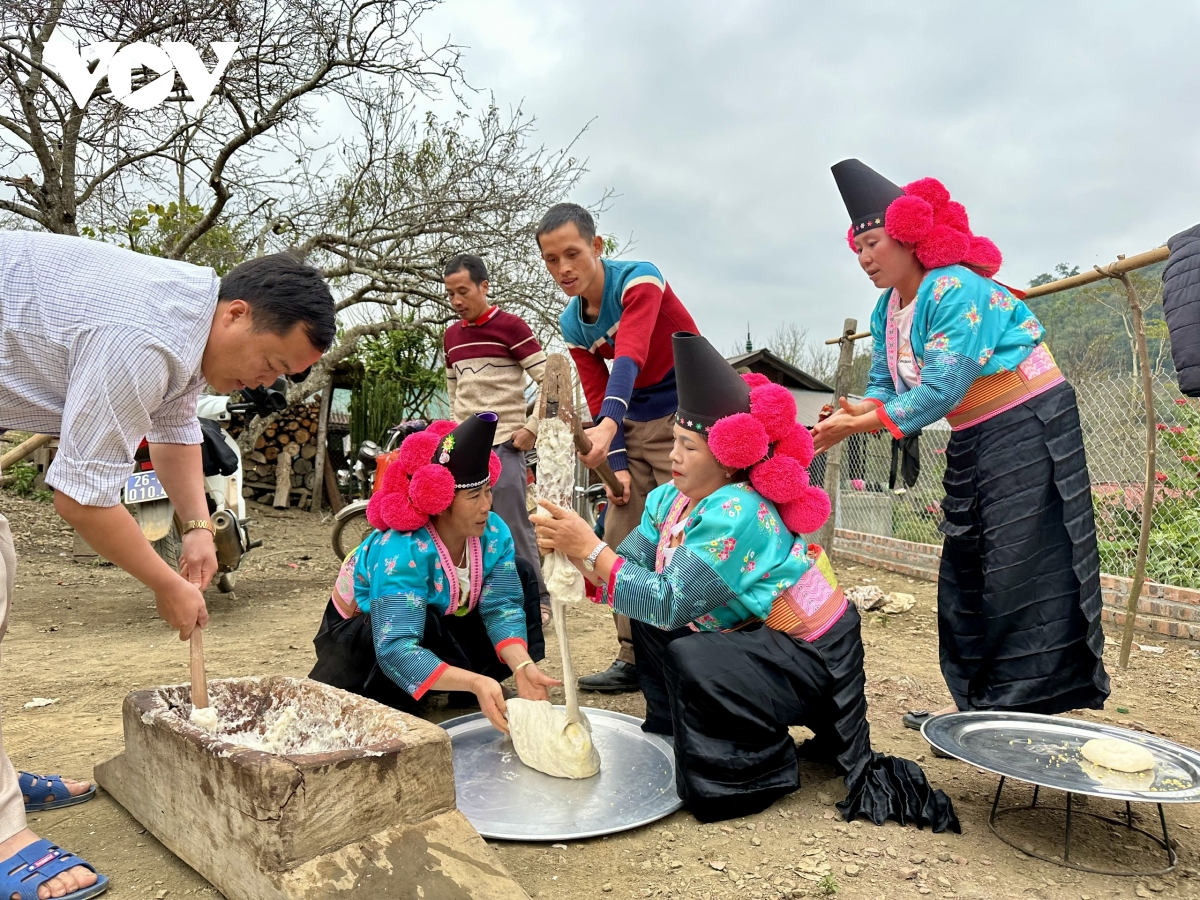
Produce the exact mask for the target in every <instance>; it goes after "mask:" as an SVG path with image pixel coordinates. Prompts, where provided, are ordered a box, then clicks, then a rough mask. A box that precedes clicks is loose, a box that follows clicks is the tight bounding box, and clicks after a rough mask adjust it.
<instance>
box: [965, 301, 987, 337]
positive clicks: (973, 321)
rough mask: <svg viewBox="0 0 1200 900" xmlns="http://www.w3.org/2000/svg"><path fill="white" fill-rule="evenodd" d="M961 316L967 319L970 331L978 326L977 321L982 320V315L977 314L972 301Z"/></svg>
mask: <svg viewBox="0 0 1200 900" xmlns="http://www.w3.org/2000/svg"><path fill="white" fill-rule="evenodd" d="M963 318H964V319H966V320H967V324H968V325H970V326H971V330H972V331H974V330H975V329H976V328H978V327H979V323H980V322H982V321H983V316H981V315H979V309H978V308H977V307H976V306H975V304H974V303H972V304H971V308H970V309H968V310H967V311H966V312H965V313H963Z"/></svg>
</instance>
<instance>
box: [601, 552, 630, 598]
mask: <svg viewBox="0 0 1200 900" xmlns="http://www.w3.org/2000/svg"><path fill="white" fill-rule="evenodd" d="M623 565H625V557H623V556H618V557H617V561H616V562H615V563H613V566H612V570H611V571H610V572H609V573H608V584H606V585H605V586H604V591H603V593H601V595H600V597H599V600H598V602H600V603H607V604H608V605H609V606H612V605H613V594H614V593H615V592H616V590H617V573H618V572H619V571H621V566H623Z"/></svg>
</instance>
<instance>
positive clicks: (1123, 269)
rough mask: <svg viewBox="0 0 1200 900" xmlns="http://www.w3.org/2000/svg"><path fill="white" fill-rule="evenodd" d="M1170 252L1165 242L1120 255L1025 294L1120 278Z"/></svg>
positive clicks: (1032, 295)
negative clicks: (1106, 262)
mask: <svg viewBox="0 0 1200 900" xmlns="http://www.w3.org/2000/svg"><path fill="white" fill-rule="evenodd" d="M1169 252H1170V251H1169V250H1168V249H1167V246H1166V245H1165V244H1164V245H1163V246H1161V247H1155V248H1154V249H1153V250H1147V251H1146V252H1145V253H1135V254H1134V255H1133V256H1118V257H1117V261H1116V262H1115V263H1112V264H1110V265H1107V266H1104V267H1103V268H1101V267H1100V266H1096V267H1095V269H1094V270H1093V271H1091V272H1080V273H1079V274H1078V275H1072V276H1071V277H1070V278H1060V279H1059V280H1058V281H1051V282H1049V283H1048V284H1039V285H1038V286H1037V287H1031V288H1029V290H1027V291H1026V292H1025V296H1026V297H1042V296H1045V295H1046V294H1057V293H1058V292H1059V291H1069V290H1070V289H1071V288H1077V287H1083V285H1085V284H1092V283H1094V282H1097V281H1103V280H1104V279H1105V278H1116V279H1118V280H1120V278H1121V276H1122V275H1125V274H1126V273H1128V272H1132V271H1133V270H1134V269H1142V268H1145V267H1146V266H1152V265H1154V264H1155V263H1156V262H1162V261H1163V260H1164V259H1166V258H1167V256H1168V254H1169Z"/></svg>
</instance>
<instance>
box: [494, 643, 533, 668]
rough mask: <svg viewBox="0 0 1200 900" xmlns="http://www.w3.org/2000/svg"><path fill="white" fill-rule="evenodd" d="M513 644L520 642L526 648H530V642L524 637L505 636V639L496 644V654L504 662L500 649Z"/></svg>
mask: <svg viewBox="0 0 1200 900" xmlns="http://www.w3.org/2000/svg"><path fill="white" fill-rule="evenodd" d="M513 644H520V645H521V646H522V647H524V648H525V650H526V651H528V650H529V644H527V643H526V642H525V639H524V638H519V637H510V638H505V639H504V640H502V641H501V642H500V643H498V644H497V645H496V656H497V657H499V658H500V662H504V657H503V656H500V651H501V650H503V649H504V648H505V647H511V646H512V645H513Z"/></svg>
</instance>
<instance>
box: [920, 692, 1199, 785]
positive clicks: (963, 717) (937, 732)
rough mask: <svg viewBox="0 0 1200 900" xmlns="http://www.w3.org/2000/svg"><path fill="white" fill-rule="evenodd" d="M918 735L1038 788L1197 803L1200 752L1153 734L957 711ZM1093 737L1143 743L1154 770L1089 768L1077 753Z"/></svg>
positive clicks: (1043, 718) (1049, 719)
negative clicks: (1151, 771) (1132, 772)
mask: <svg viewBox="0 0 1200 900" xmlns="http://www.w3.org/2000/svg"><path fill="white" fill-rule="evenodd" d="M921 734H922V735H923V736H924V738H925V740H927V741H928V742H929V743H930V744H932V745H933V746H935V747H937V748H938V749H939V750H941V751H943V752H945V753H948V754H950V755H951V756H953V757H956V758H957V759H961V760H962V761H963V762H967V763H970V764H971V765H973V766H977V767H978V768H980V769H984V770H986V771H988V772H995V773H996V774H997V775H1003V776H1005V777H1006V778H1016V779H1018V780H1019V781H1026V782H1029V783H1030V784H1035V785H1039V786H1041V787H1047V788H1053V789H1055V790H1059V791H1067V792H1069V793H1073V794H1089V795H1091V796H1094V797H1107V798H1109V799H1111V800H1126V801H1132V802H1137V803H1195V802H1200V752H1197V751H1195V750H1192V749H1191V748H1190V747H1184V746H1182V745H1181V744H1176V743H1175V742H1174V741H1168V740H1166V739H1165V738H1160V737H1157V736H1155V735H1152V734H1142V733H1141V732H1137V731H1131V730H1129V729H1128V728H1119V727H1117V726H1115V725H1106V724H1104V723H1101V722H1086V721H1083V720H1081V719H1067V718H1063V717H1062V716H1043V715H1038V714H1036V713H1017V712H987V711H980V712H960V713H950V714H948V715H943V716H934V717H933V718H932V719H927V720H926V721H925V724H924V725H922V726H921ZM1092 738H1118V739H1120V740H1123V741H1131V742H1132V743H1135V744H1141V745H1142V746H1143V747H1145V748H1146V749H1147V750H1149V751H1150V753H1151V754H1153V756H1154V771H1153V773H1152V774H1151V773H1147V774H1146V775H1141V774H1138V773H1134V774H1130V773H1124V772H1115V771H1113V770H1111V769H1104V768H1102V767H1100V766H1096V765H1093V764H1092V763H1090V762H1088V761H1087V760H1085V759H1084V758H1083V757H1082V756H1081V755H1080V753H1079V748H1080V747H1081V746H1083V744H1084V743H1085V742H1086V741H1089V740H1091V739H1092Z"/></svg>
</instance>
